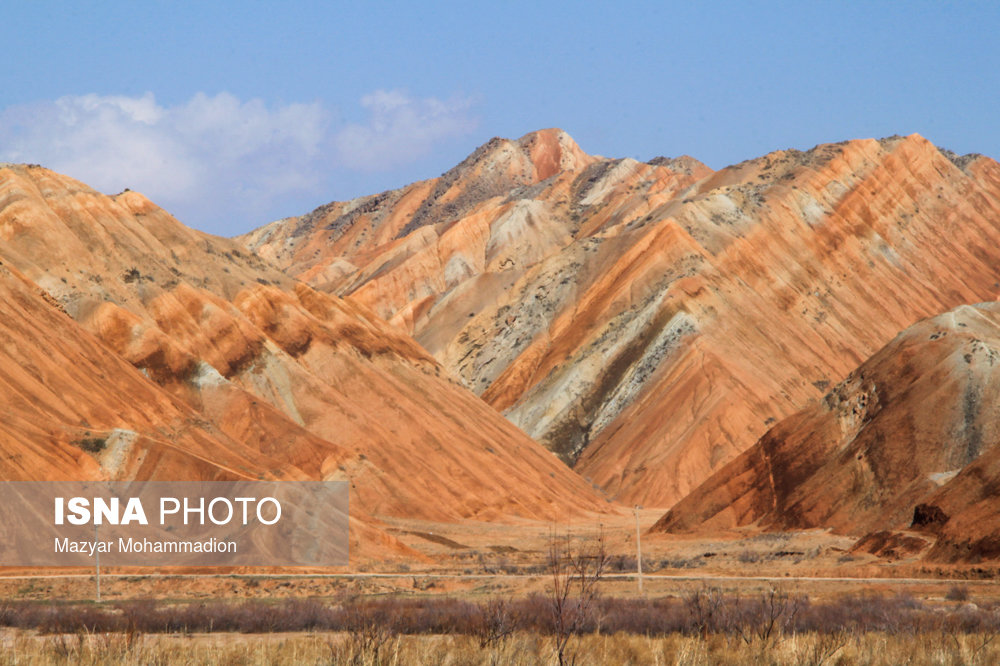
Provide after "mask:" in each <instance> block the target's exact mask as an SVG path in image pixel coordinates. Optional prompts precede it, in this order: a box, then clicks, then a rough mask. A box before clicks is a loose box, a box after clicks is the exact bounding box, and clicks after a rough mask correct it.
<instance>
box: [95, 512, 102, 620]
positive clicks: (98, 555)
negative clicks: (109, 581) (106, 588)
mask: <svg viewBox="0 0 1000 666" xmlns="http://www.w3.org/2000/svg"><path fill="white" fill-rule="evenodd" d="M94 560H95V561H96V563H97V577H96V578H97V603H101V549H100V548H98V547H97V522H96V521H95V522H94Z"/></svg>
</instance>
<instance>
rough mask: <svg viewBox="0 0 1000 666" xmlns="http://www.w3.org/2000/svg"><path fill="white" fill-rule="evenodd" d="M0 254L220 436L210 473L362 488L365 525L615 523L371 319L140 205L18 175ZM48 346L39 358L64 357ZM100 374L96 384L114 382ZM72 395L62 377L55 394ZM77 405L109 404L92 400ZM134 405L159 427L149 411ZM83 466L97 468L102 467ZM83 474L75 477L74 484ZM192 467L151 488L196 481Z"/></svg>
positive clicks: (6, 188) (67, 182) (558, 469)
mask: <svg viewBox="0 0 1000 666" xmlns="http://www.w3.org/2000/svg"><path fill="white" fill-rule="evenodd" d="M0 238H2V243H0V260H2V261H4V263H5V264H8V265H11V266H13V267H16V268H17V269H18V270H19V271H21V272H23V273H24V274H25V275H26V276H27V278H30V280H32V281H33V282H34V283H35V284H36V285H38V287H40V288H42V289H44V290H45V293H46V294H47V297H48V298H51V299H52V300H53V301H54V302H56V303H58V304H59V305H60V306H61V307H63V308H64V309H65V311H66V312H67V313H69V314H70V315H72V317H73V318H74V319H75V320H76V322H78V324H79V325H81V326H83V327H84V328H85V329H87V331H89V333H88V334H86V336H87V338H88V339H90V340H92V342H93V344H95V345H97V347H98V349H100V351H101V353H102V354H104V356H103V358H105V359H112V360H113V361H114V362H115V363H118V364H119V365H123V366H127V367H128V368H130V369H131V370H132V374H131V375H130V376H131V377H132V380H134V381H139V382H140V383H142V384H143V386H144V388H145V391H146V392H147V393H150V392H152V395H154V396H156V397H157V399H159V400H168V401H170V403H171V404H176V405H181V406H183V408H184V410H183V411H184V413H185V414H186V418H188V419H189V420H190V421H191V422H192V423H196V424H200V426H199V427H202V428H204V429H207V430H209V431H211V432H212V433H214V434H215V435H216V440H215V441H213V442H209V443H206V444H205V445H204V446H203V447H202V448H201V449H197V451H198V452H199V454H203V455H204V456H205V457H206V458H207V459H208V460H210V461H213V462H218V463H219V464H222V462H223V461H227V460H228V459H229V458H230V457H232V458H235V459H238V460H241V461H244V463H245V467H247V469H248V472H247V473H248V474H252V475H253V476H257V475H259V474H264V475H266V476H268V477H274V476H277V477H279V478H308V479H330V480H339V479H345V480H349V481H350V482H351V484H352V495H351V501H352V513H354V512H355V511H356V512H358V514H359V515H362V516H365V515H369V514H371V515H385V516H399V517H410V518H421V519H438V520H459V519H464V518H476V519H499V520H503V519H507V518H511V517H513V516H524V517H532V518H539V519H545V520H549V519H557V518H562V517H565V516H569V515H580V514H581V513H584V512H590V511H607V510H608V505H607V503H606V502H605V501H604V500H603V499H602V498H600V497H598V496H597V494H596V493H595V492H594V491H593V489H592V488H591V487H590V486H589V485H588V484H586V483H585V482H583V481H582V480H581V479H580V478H579V477H578V476H577V475H575V474H574V473H573V472H572V471H571V470H569V469H568V468H567V467H566V466H565V465H564V464H562V463H561V462H559V461H558V460H557V459H556V458H555V457H554V456H553V455H552V454H551V453H549V452H548V451H546V450H545V449H543V448H542V447H540V446H539V445H538V444H536V443H535V442H533V441H532V440H531V439H530V438H528V437H527V436H525V435H524V434H523V433H522V432H521V431H519V430H518V429H517V428H516V427H514V426H513V425H511V424H510V423H509V422H508V421H506V420H505V419H503V418H502V417H501V416H499V415H498V414H497V413H496V412H495V411H494V410H492V409H491V408H490V407H489V406H488V405H486V404H485V403H483V402H482V401H481V400H480V399H479V398H477V397H476V396H474V395H473V394H471V393H470V392H469V391H467V390H466V389H464V388H462V387H461V386H460V385H459V384H458V383H457V382H455V381H454V380H451V379H450V378H449V377H448V375H447V373H446V372H445V371H443V370H442V368H441V367H440V366H439V365H438V363H437V362H436V361H435V360H434V359H433V358H432V357H430V356H429V355H428V354H427V353H426V352H425V351H424V350H423V349H422V348H421V347H420V346H419V345H418V344H416V343H415V342H414V341H413V340H412V339H411V338H409V337H408V336H407V335H405V334H403V333H401V332H399V331H398V330H397V329H395V328H393V327H390V326H388V325H387V324H386V323H385V322H383V321H381V320H380V319H379V318H378V317H377V316H376V315H374V314H373V313H372V312H371V311H369V310H368V309H367V308H365V307H363V306H361V305H359V304H357V303H351V302H347V301H344V300H342V299H340V298H338V297H336V296H332V295H327V294H323V293H320V292H317V291H314V290H312V289H310V288H308V287H306V286H305V285H303V284H299V283H296V282H295V281H294V280H292V279H290V278H288V277H287V276H285V275H284V274H282V273H281V272H280V271H278V270H276V269H274V268H272V267H270V266H268V265H267V264H266V263H265V262H263V261H262V260H261V259H259V258H258V257H256V256H255V255H252V254H251V253H247V252H246V251H245V250H243V249H241V247H240V246H238V245H237V244H236V243H235V242H233V241H229V240H226V239H222V238H216V237H212V236H209V235H206V234H202V233H200V232H196V231H194V230H191V229H188V228H187V227H184V226H183V225H181V224H180V223H179V222H177V221H176V220H175V219H173V218H172V217H171V216H170V215H169V214H167V213H166V212H164V211H163V210H161V209H159V208H158V207H156V206H155V205H153V204H152V203H150V202H149V201H148V200H147V199H145V198H144V197H142V196H141V195H139V194H137V193H134V192H125V193H122V194H120V195H117V196H115V197H108V196H105V195H102V194H100V193H98V192H96V191H94V190H92V189H90V188H88V187H86V186H85V185H82V184H80V183H78V182H76V181H74V180H72V179H70V178H67V177H64V176H60V175H58V174H55V173H52V172H50V171H47V170H45V169H41V168H37V167H23V166H7V167H5V168H2V169H0ZM61 316H63V318H64V319H65V320H66V321H65V324H66V325H67V326H75V325H76V324H73V322H72V321H70V320H69V319H67V318H66V317H65V316H64V315H61ZM39 330H40V331H41V332H42V337H40V338H39V340H38V344H42V345H49V346H51V345H54V344H58V343H57V342H56V341H57V340H58V339H59V338H58V337H56V336H53V337H51V338H50V337H45V335H44V331H45V329H44V327H39ZM79 332H80V333H81V334H83V333H84V332H83V331H79ZM91 334H92V335H91ZM92 336H93V337H92ZM95 338H96V339H95ZM15 340H16V337H15ZM98 340H99V341H100V342H97V341H98ZM126 361H127V363H126ZM108 362H110V361H108ZM102 363H104V362H103V361H102ZM87 367H88V371H87V372H88V373H89V376H95V377H100V376H101V374H102V373H103V374H105V375H106V374H107V372H108V371H107V370H104V369H103V365H101V364H100V363H95V364H91V365H90V366H87ZM67 372H68V370H67ZM59 381H60V375H59V374H58V373H57V372H54V374H53V375H52V376H51V377H47V378H46V379H45V380H44V381H43V382H42V383H43V384H45V383H52V384H53V385H58V382H59ZM94 381H95V382H96V380H94ZM122 392H123V393H126V394H133V395H136V396H143V395H145V394H143V393H142V392H138V391H133V390H132V389H128V388H123V389H122ZM74 400H75V401H77V402H79V403H86V402H87V401H91V402H93V403H94V405H90V406H88V409H97V407H95V405H101V404H103V403H102V394H101V393H100V392H99V391H91V389H90V388H86V387H85V388H83V389H81V391H80V392H79V394H78V395H76V396H75V397H74ZM130 407H131V409H133V410H137V411H139V412H140V413H146V410H151V411H152V412H153V413H159V412H160V411H161V410H159V408H157V407H156V406H155V404H154V403H147V402H146V399H145V398H142V397H140V398H135V399H134V400H133V401H132V402H131V403H130ZM102 409H103V410H104V411H105V412H106V413H107V418H106V419H105V421H107V423H103V422H102V423H101V424H97V423H96V422H95V423H94V424H93V425H92V428H105V427H107V428H113V427H119V426H116V425H113V423H112V422H114V421H115V419H114V414H115V413H117V412H118V411H119V410H118V408H117V407H115V406H113V405H108V406H104V407H102ZM77 420H79V419H77ZM121 427H127V425H126V426H121ZM150 427H152V426H150ZM22 445H24V446H28V445H30V446H37V447H42V448H44V447H45V446H48V445H49V444H48V441H47V440H41V441H29V442H24V443H23V444H22ZM182 450H183V451H192V452H193V451H195V449H194V448H193V445H188V444H184V445H183V446H182ZM79 457H80V460H81V461H82V462H80V463H79V465H84V464H90V463H88V462H87V458H88V457H91V458H92V457H93V456H89V454H87V453H86V452H84V453H82V454H81V455H80V456H79ZM77 467H78V466H73V465H69V466H67V467H66V468H65V469H63V470H62V474H63V475H64V476H67V477H75V476H77V475H78V474H79V473H80V470H79V469H77ZM26 469H28V470H32V469H33V468H31V467H28V468H26ZM184 469H185V468H184V467H183V466H181V465H178V466H176V467H174V468H172V470H171V471H169V472H168V471H163V472H162V473H157V474H156V475H155V476H156V477H157V478H170V477H171V475H176V478H187V476H186V475H185V473H184ZM132 472H133V470H131V469H125V468H122V469H121V470H119V474H120V476H123V477H124V478H130V477H131V474H132ZM27 473H29V474H30V473H31V472H27Z"/></svg>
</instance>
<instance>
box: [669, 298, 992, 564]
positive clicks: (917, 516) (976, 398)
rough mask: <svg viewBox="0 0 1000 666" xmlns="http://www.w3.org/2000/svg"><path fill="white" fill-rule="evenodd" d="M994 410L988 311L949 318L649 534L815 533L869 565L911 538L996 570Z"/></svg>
mask: <svg viewBox="0 0 1000 666" xmlns="http://www.w3.org/2000/svg"><path fill="white" fill-rule="evenodd" d="M998 404H1000V304H998V303H984V304H980V305H977V306H974V307H973V306H962V307H959V308H957V309H955V310H953V311H951V312H948V313H946V314H943V315H939V316H937V317H933V318H931V319H927V320H924V321H921V322H919V323H918V324H915V325H914V326H912V327H910V328H908V329H906V330H905V331H904V332H903V333H901V334H900V335H899V336H897V337H896V338H895V339H894V340H893V341H892V342H891V343H890V344H889V345H887V346H886V347H885V348H883V349H882V350H880V351H879V352H878V353H877V354H875V355H874V356H873V357H872V358H871V359H869V360H868V361H866V362H865V363H864V364H862V365H861V366H860V367H859V368H857V369H856V370H855V371H854V372H852V373H851V374H850V375H849V376H848V378H847V379H845V380H844V381H843V382H841V383H840V384H838V385H836V386H834V387H833V389H832V390H831V391H830V392H829V393H828V394H827V395H826V396H825V397H824V398H823V399H821V400H818V401H815V402H813V403H812V404H811V405H810V406H808V407H806V408H805V409H803V410H802V411H800V412H798V413H796V414H794V415H792V416H790V417H788V418H786V419H784V420H783V421H781V422H780V423H779V424H777V425H776V426H774V427H773V428H772V429H771V430H769V431H768V432H767V434H765V435H764V436H763V437H762V438H761V439H760V440H759V441H758V442H757V443H756V444H755V445H754V446H752V447H751V448H750V449H749V450H748V451H746V452H745V453H743V454H742V455H740V456H739V457H737V458H736V459H735V460H734V461H732V462H731V463H729V464H727V465H725V466H724V467H723V468H722V469H721V470H719V471H718V472H716V473H715V474H713V475H712V476H711V477H710V478H709V479H708V480H707V481H706V482H705V483H703V484H702V485H701V486H700V487H698V488H697V489H695V491H694V492H692V493H691V494H690V495H688V496H687V497H686V498H684V499H683V500H682V501H680V502H679V503H677V504H676V505H675V506H674V507H673V508H672V509H671V510H670V511H669V512H668V513H667V514H666V515H665V516H664V517H663V518H662V519H661V520H660V521H659V522H658V523H657V524H656V525H655V526H654V528H653V529H654V530H662V531H671V532H678V531H690V530H699V529H704V528H726V527H735V526H742V525H751V524H756V525H758V526H760V527H761V528H764V529H801V528H812V527H826V528H832V529H833V530H834V531H837V532H840V533H845V534H857V535H866V534H867V535H868V537H866V540H865V541H864V542H863V543H862V546H861V549H863V550H864V549H867V551H866V552H876V551H881V550H883V549H890V550H893V549H895V550H899V548H896V547H897V546H898V547H900V548H902V546H903V545H905V544H910V545H909V546H907V547H908V548H911V550H912V547H915V544H916V542H917V541H918V539H916V537H909V536H907V537H903V536H900V535H894V534H890V532H887V531H886V530H889V531H891V530H906V529H909V528H913V529H917V530H921V531H922V532H925V533H926V534H927V535H928V537H929V538H931V539H932V540H933V538H934V535H940V538H938V540H937V543H936V544H935V546H934V547H933V548H932V549H931V551H930V552H929V553H928V555H927V556H928V557H930V558H931V559H943V560H964V561H968V560H973V559H975V558H996V557H997V556H998V555H1000V552H998V551H995V549H993V547H992V546H991V544H992V541H991V539H993V540H994V541H995V539H994V538H993V536H992V535H994V534H996V533H997V532H998V528H1000V524H998V523H1000V521H998V519H997V511H996V501H997V494H996V492H995V490H996V488H997V487H1000V449H998V448H997V446H996V445H997V442H998V441H1000V409H997V405H998ZM903 550H906V549H905V548H904V549H903ZM918 550H919V549H918Z"/></svg>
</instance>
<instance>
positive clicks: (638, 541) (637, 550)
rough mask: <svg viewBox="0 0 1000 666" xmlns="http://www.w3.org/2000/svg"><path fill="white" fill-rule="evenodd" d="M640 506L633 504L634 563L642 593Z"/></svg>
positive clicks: (640, 592)
mask: <svg viewBox="0 0 1000 666" xmlns="http://www.w3.org/2000/svg"><path fill="white" fill-rule="evenodd" d="M641 508H642V507H641V506H639V505H638V504H636V505H635V565H636V569H637V570H638V572H639V594H640V595H641V594H642V541H641V537H640V536H639V510H640V509H641Z"/></svg>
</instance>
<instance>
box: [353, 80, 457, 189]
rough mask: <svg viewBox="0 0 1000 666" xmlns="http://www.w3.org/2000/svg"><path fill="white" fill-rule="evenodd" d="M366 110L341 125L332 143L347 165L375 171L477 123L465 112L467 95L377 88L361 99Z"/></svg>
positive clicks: (420, 153) (414, 156)
mask: <svg viewBox="0 0 1000 666" xmlns="http://www.w3.org/2000/svg"><path fill="white" fill-rule="evenodd" d="M361 106H363V107H364V108H365V109H367V110H368V113H369V116H370V117H369V120H368V122H367V123H366V124H363V125H362V124H351V125H348V126H346V127H344V128H342V129H341V130H340V131H339V132H338V133H337V136H336V139H335V145H336V147H337V154H338V157H339V159H340V161H341V162H342V163H343V164H345V165H346V166H348V167H351V168H354V169H360V170H365V171H379V170H382V169H388V168H392V167H395V166H398V165H400V164H405V163H407V162H410V161H413V160H414V159H417V158H419V157H421V156H423V155H425V154H427V153H428V152H430V150H431V147H432V146H433V145H434V144H435V143H437V142H438V141H441V140H443V139H448V138H450V137H453V136H457V135H461V134H466V133H468V132H471V131H472V130H473V129H475V127H476V121H475V119H474V118H472V117H471V116H470V113H469V112H470V109H471V107H472V100H471V99H469V98H461V97H454V98H452V99H450V100H447V101H441V100H438V99H434V98H433V97H431V98H427V99H414V98H412V97H409V96H408V95H406V94H405V93H403V92H401V91H399V90H377V91H375V92H373V93H371V94H370V95H365V96H364V97H362V98H361Z"/></svg>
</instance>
